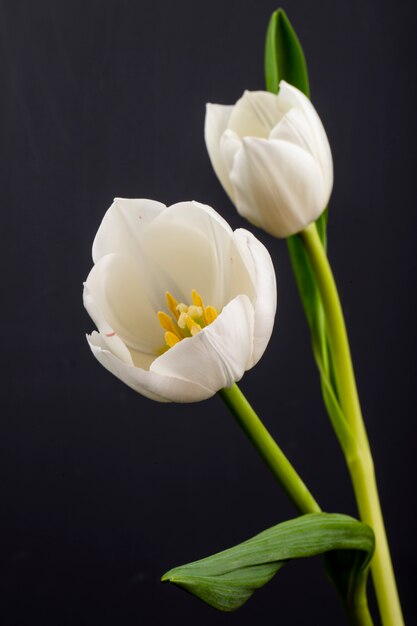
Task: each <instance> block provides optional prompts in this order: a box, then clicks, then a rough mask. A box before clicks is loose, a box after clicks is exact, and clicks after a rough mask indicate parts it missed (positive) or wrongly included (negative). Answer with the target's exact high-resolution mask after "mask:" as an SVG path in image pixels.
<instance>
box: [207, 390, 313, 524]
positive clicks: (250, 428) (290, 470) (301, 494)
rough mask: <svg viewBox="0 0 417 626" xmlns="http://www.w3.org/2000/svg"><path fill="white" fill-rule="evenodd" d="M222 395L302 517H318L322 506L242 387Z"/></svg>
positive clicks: (222, 392)
mask: <svg viewBox="0 0 417 626" xmlns="http://www.w3.org/2000/svg"><path fill="white" fill-rule="evenodd" d="M219 394H220V396H221V397H222V399H223V400H224V402H225V403H226V405H227V407H228V408H229V410H230V411H231V413H232V414H233V415H234V417H235V418H236V420H237V422H238V423H239V425H240V426H241V427H242V428H243V430H244V431H245V433H246V434H247V436H248V437H249V439H250V440H251V442H252V443H253V445H254V446H255V448H256V450H257V451H258V452H259V454H260V455H261V457H262V458H263V460H264V461H265V463H266V464H267V465H268V467H269V469H270V470H271V472H272V473H273V475H274V476H275V478H276V479H277V480H278V482H279V483H280V485H281V486H282V488H283V489H284V490H285V492H286V493H287V495H288V497H289V498H290V499H291V500H292V502H293V503H294V505H295V507H296V508H297V509H298V510H299V511H300V513H319V512H320V511H321V509H320V506H319V505H318V504H317V502H316V500H315V499H314V497H313V496H312V494H311V493H310V491H309V490H308V489H307V487H306V485H305V483H304V482H303V480H302V479H301V478H300V476H299V475H298V474H297V472H296V471H295V469H294V467H293V466H292V465H291V463H290V462H289V460H288V459H287V457H286V456H285V454H284V453H283V452H282V450H281V448H280V447H279V446H278V444H277V443H276V442H275V440H274V439H273V438H272V437H271V435H270V434H269V432H268V431H267V429H266V428H265V426H264V425H263V423H262V422H261V420H260V419H259V417H258V416H257V414H256V413H255V411H254V410H253V408H252V407H251V405H250V404H249V402H248V401H247V400H246V398H245V396H244V395H243V393H242V392H241V391H240V389H239V387H238V386H237V385H236V384H234V385H233V386H232V387H230V389H222V390H221V391H220V392H219Z"/></svg>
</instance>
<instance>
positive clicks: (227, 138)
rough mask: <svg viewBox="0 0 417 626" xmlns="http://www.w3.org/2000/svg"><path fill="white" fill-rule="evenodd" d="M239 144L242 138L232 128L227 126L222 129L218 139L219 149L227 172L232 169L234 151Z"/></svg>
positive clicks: (237, 149)
mask: <svg viewBox="0 0 417 626" xmlns="http://www.w3.org/2000/svg"><path fill="white" fill-rule="evenodd" d="M241 146H242V140H241V138H240V137H239V135H238V134H237V133H235V131H234V130H230V129H229V128H228V129H227V130H225V131H224V133H223V135H222V137H221V139H220V151H221V153H222V157H223V161H224V162H225V164H226V168H227V171H228V173H229V174H230V172H231V171H232V169H233V162H234V160H235V156H236V153H237V152H238V151H239V149H240V148H241Z"/></svg>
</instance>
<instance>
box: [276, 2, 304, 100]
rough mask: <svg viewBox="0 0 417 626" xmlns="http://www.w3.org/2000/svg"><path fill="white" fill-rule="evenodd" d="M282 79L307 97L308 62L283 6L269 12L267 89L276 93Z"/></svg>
mask: <svg viewBox="0 0 417 626" xmlns="http://www.w3.org/2000/svg"><path fill="white" fill-rule="evenodd" d="M281 79H284V80H286V81H287V82H288V83H290V84H291V85H294V86H295V87H297V88H298V89H300V91H302V92H303V93H305V94H306V96H310V88H309V84H308V72H307V64H306V61H305V57H304V52H303V49H302V47H301V44H300V41H299V39H298V37H297V35H296V33H295V31H294V29H293V27H292V26H291V23H290V21H289V19H288V17H287V16H286V14H285V11H284V10H283V9H278V10H277V11H275V12H274V13H273V14H272V15H271V19H270V20H269V24H268V30H267V33H266V43H265V80H266V88H267V90H268V91H272V92H273V93H277V92H278V84H279V81H280V80H281Z"/></svg>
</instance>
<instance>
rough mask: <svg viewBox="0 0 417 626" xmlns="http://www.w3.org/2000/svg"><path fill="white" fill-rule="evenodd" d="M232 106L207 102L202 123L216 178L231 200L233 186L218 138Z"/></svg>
mask: <svg viewBox="0 0 417 626" xmlns="http://www.w3.org/2000/svg"><path fill="white" fill-rule="evenodd" d="M232 109H233V106H226V105H222V104H207V105H206V119H205V123H204V137H205V140H206V147H207V152H208V154H209V157H210V161H211V164H212V166H213V169H214V171H215V173H216V176H217V178H218V179H219V181H220V182H221V184H222V185H223V188H224V190H225V191H226V193H227V194H228V195H229V197H230V199H231V200H232V202H233V188H232V185H231V184H230V182H229V172H228V169H227V167H226V164H225V163H224V160H223V156H222V154H221V152H220V140H221V136H222V135H223V133H224V131H225V130H226V128H227V122H228V121H229V117H230V113H231V112H232Z"/></svg>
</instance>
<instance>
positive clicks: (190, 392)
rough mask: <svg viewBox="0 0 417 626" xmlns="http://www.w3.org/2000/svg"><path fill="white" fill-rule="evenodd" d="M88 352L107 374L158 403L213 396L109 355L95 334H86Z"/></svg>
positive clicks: (196, 400)
mask: <svg viewBox="0 0 417 626" xmlns="http://www.w3.org/2000/svg"><path fill="white" fill-rule="evenodd" d="M87 340H88V343H89V345H90V348H91V351H92V353H93V354H94V356H95V357H96V359H97V360H98V361H99V362H100V363H101V365H103V366H104V367H105V368H106V369H107V370H109V372H111V373H112V374H114V375H115V376H117V378H119V379H120V380H121V381H122V382H124V383H125V384H126V385H128V386H129V387H131V388H132V389H133V390H134V391H137V392H138V393H140V394H142V395H143V396H145V397H146V398H149V399H151V400H157V401H159V402H198V401H199V400H205V399H206V398H209V397H210V396H212V395H213V393H212V392H211V390H210V389H207V388H206V387H204V386H200V385H198V384H197V383H195V382H193V381H189V380H183V379H181V378H177V377H175V375H174V376H163V375H160V374H158V373H155V372H152V371H146V370H144V369H141V368H139V367H135V366H134V365H129V364H127V363H125V362H123V361H121V360H120V359H118V358H117V357H116V356H115V355H114V354H112V353H111V352H110V351H109V350H108V349H107V346H106V344H105V342H104V341H103V338H102V337H101V335H99V333H96V332H93V333H92V335H89V336H88V335H87Z"/></svg>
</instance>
